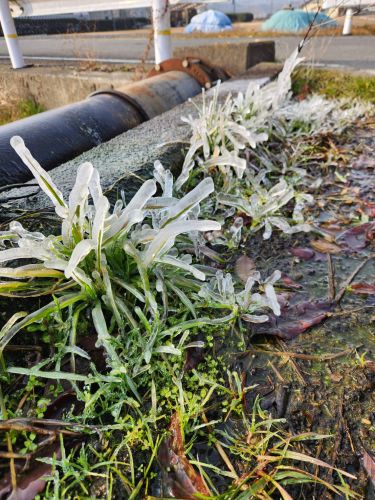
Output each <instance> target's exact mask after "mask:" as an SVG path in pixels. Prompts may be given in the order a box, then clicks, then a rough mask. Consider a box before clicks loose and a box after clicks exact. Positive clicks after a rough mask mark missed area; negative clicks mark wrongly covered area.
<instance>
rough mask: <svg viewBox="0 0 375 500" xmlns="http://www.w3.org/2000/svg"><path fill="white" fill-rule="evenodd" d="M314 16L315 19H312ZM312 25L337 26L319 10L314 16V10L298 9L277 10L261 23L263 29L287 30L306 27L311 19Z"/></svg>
mask: <svg viewBox="0 0 375 500" xmlns="http://www.w3.org/2000/svg"><path fill="white" fill-rule="evenodd" d="M314 18H315V20H314ZM313 20H314V25H321V27H322V28H333V27H335V26H337V23H336V21H334V20H333V19H331V18H330V17H329V16H327V15H326V14H323V13H322V12H319V13H318V14H317V15H316V17H315V12H311V11H305V10H300V9H295V10H289V9H284V10H279V11H278V12H275V14H273V16H271V17H270V18H269V19H267V21H266V22H264V23H263V24H262V30H263V31H287V32H295V31H302V30H305V29H307V28H308V27H309V26H310V24H311V23H312V21H313Z"/></svg>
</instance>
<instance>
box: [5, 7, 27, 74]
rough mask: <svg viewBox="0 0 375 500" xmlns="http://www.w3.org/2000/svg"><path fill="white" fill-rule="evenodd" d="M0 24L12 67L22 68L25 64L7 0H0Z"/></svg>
mask: <svg viewBox="0 0 375 500" xmlns="http://www.w3.org/2000/svg"><path fill="white" fill-rule="evenodd" d="M0 24H1V27H2V30H3V34H4V38H5V43H6V44H7V47H8V52H9V57H10V61H11V63H12V67H13V69H20V68H24V67H25V66H26V64H25V61H24V59H23V55H22V51H21V47H20V42H19V40H18V36H17V31H16V26H15V24H14V20H13V17H12V14H11V12H10V7H9V2H8V0H0Z"/></svg>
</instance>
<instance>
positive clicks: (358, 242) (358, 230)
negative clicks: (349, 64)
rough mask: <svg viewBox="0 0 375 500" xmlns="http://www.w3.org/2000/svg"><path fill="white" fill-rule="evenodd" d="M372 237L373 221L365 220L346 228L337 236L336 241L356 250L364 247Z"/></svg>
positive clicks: (374, 232)
mask: <svg viewBox="0 0 375 500" xmlns="http://www.w3.org/2000/svg"><path fill="white" fill-rule="evenodd" d="M374 238H375V222H366V223H365V224H360V225H359V226H355V227H351V228H350V229H347V230H346V231H344V232H343V233H341V234H340V235H339V236H338V237H337V241H338V242H339V243H340V245H343V246H345V248H347V249H349V250H354V251H356V252H358V251H359V250H363V249H364V248H366V246H367V245H369V244H370V242H371V241H373V240H374Z"/></svg>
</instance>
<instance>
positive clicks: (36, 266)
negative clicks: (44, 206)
mask: <svg viewBox="0 0 375 500" xmlns="http://www.w3.org/2000/svg"><path fill="white" fill-rule="evenodd" d="M11 144H12V146H13V148H14V149H15V150H16V152H17V153H18V154H19V156H20V157H21V158H22V160H23V161H24V163H25V164H26V165H27V167H28V168H29V169H30V171H31V172H32V174H33V175H34V177H35V179H36V180H37V182H38V183H39V185H40V187H41V189H42V190H43V191H44V192H45V194H46V195H47V196H48V197H49V198H50V200H51V202H52V203H53V205H54V208H55V212H56V214H57V215H58V216H59V218H60V219H61V233H60V235H58V236H53V235H49V236H45V235H43V234H42V233H40V232H30V231H27V230H26V229H24V228H23V227H22V226H21V224H20V223H18V222H12V223H11V224H10V229H9V231H5V232H2V234H1V239H2V240H3V241H6V242H8V245H7V248H6V249H5V250H2V251H0V262H1V263H7V262H11V261H19V260H22V259H27V260H30V259H35V260H37V261H39V262H38V263H27V264H26V265H23V266H17V267H2V268H0V276H1V277H3V278H6V279H7V281H5V282H3V283H1V284H0V294H2V295H6V296H30V295H34V296H38V295H46V294H54V296H55V297H56V299H55V301H54V302H51V303H50V304H48V305H47V306H44V307H43V308H41V309H40V310H39V311H36V312H33V313H31V314H29V315H27V316H26V317H24V318H22V319H21V320H19V321H15V322H13V323H14V324H11V326H10V327H9V328H6V329H5V330H3V331H2V334H1V335H0V349H1V350H2V349H4V347H5V346H6V345H7V343H8V342H9V341H10V340H11V339H12V337H13V336H14V335H15V334H16V333H17V332H18V331H20V330H21V329H22V328H24V327H26V326H28V325H30V324H31V323H33V322H35V321H40V320H41V319H42V318H44V317H47V316H49V315H53V314H54V313H55V312H56V311H60V310H63V309H66V308H72V309H73V315H74V314H75V312H74V311H76V313H77V315H78V316H79V314H82V313H83V311H84V310H88V311H90V312H91V315H92V319H93V324H94V327H95V330H96V333H97V337H98V341H97V345H98V346H103V347H104V349H105V350H106V352H107V356H108V358H109V361H110V365H111V366H112V367H117V368H119V367H121V360H120V358H119V355H118V353H117V351H116V349H115V346H114V345H115V344H114V342H113V339H112V338H111V336H110V334H109V329H108V328H107V323H106V321H107V320H106V316H107V317H110V318H111V323H112V324H113V322H115V324H116V325H117V328H118V330H119V331H120V332H126V331H127V332H129V331H132V330H139V331H142V330H143V329H144V328H145V325H147V324H148V323H147V322H151V323H155V322H156V324H159V323H160V321H161V320H160V318H161V317H162V316H163V311H164V304H165V301H166V300H167V299H166V297H167V295H168V293H169V294H172V295H173V297H174V298H175V297H176V295H177V297H180V298H181V300H185V295H184V294H183V292H182V291H180V290H179V289H178V281H177V279H176V278H177V277H180V278H181V279H182V280H184V283H187V284H189V283H190V285H189V286H193V287H194V286H195V287H198V288H199V286H198V285H195V283H196V280H200V281H201V280H204V279H205V275H204V273H203V272H202V271H201V270H199V269H198V268H197V267H195V266H194V265H193V264H192V260H191V256H190V255H184V254H183V253H181V252H180V251H179V249H178V239H179V237H180V235H182V234H184V238H185V240H186V239H187V240H188V241H189V238H190V237H193V236H194V235H195V234H197V233H199V232H205V231H214V230H219V229H220V227H221V226H220V224H219V223H218V222H215V221H210V220H199V219H198V214H199V203H200V202H201V201H202V200H203V199H205V198H206V197H207V196H209V195H210V194H211V193H212V192H213V191H214V186H213V181H212V179H211V178H206V179H204V180H203V181H202V182H200V183H199V184H198V185H197V186H196V187H195V188H194V189H193V190H192V191H190V192H189V193H188V194H187V195H186V196H184V197H183V198H181V199H177V198H174V197H173V196H172V191H171V189H172V188H171V183H173V180H172V179H171V176H170V173H169V172H166V171H163V170H162V169H160V168H159V175H160V178H159V179H158V182H160V184H161V185H162V189H163V196H162V197H155V196H154V195H155V193H156V189H157V186H156V182H155V180H153V179H150V180H147V181H146V182H144V184H143V185H142V186H141V187H140V189H139V190H138V192H137V193H136V194H135V195H134V197H133V198H132V199H131V201H130V202H129V203H128V205H127V206H123V202H122V201H120V200H119V201H117V203H116V204H115V206H114V208H113V210H111V209H110V204H109V201H108V199H107V197H106V196H104V195H103V192H102V189H101V185H100V178H99V173H98V171H97V170H96V169H95V168H93V166H92V165H91V164H90V163H84V164H83V165H81V166H80V167H79V169H78V171H77V178H76V182H75V184H74V186H73V188H72V191H71V192H70V195H69V199H68V200H67V201H66V200H65V199H64V196H63V194H62V193H61V191H60V190H59V189H58V187H57V186H56V185H55V184H54V182H53V180H52V178H51V177H50V175H49V174H48V173H47V172H45V171H44V170H43V168H42V167H41V166H40V165H39V163H38V162H37V161H36V160H35V159H34V158H33V157H32V155H31V153H30V151H29V150H28V149H27V148H26V146H25V144H24V142H23V140H22V139H21V138H20V137H13V138H12V139H11ZM90 196H91V198H92V201H93V203H92V204H90V203H89V197H90ZM169 285H170V286H169ZM180 292H181V293H180ZM160 296H162V297H163V301H161V300H160ZM147 318H149V319H147ZM17 319H18V318H17ZM147 328H148V327H147ZM156 331H158V328H157V330H156ZM159 347H160V346H159ZM161 347H163V346H161ZM164 349H165V351H164V352H167V348H164Z"/></svg>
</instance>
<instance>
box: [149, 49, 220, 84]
mask: <svg viewBox="0 0 375 500" xmlns="http://www.w3.org/2000/svg"><path fill="white" fill-rule="evenodd" d="M168 71H182V72H184V73H187V74H188V75H190V76H191V77H192V78H194V79H195V80H196V81H197V82H198V83H199V84H200V85H201V86H202V87H204V88H206V89H209V88H211V87H212V85H213V84H214V83H215V82H217V81H218V80H222V81H223V80H228V78H230V75H229V74H228V73H227V72H226V71H225V70H223V69H221V68H218V67H215V66H211V65H210V64H208V63H206V62H204V61H202V60H201V59H197V58H196V57H185V58H184V59H177V58H173V59H167V60H166V61H163V62H162V63H159V64H156V65H155V66H154V68H152V70H151V71H150V72H149V73H148V76H156V75H160V74H161V73H167V72H168Z"/></svg>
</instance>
